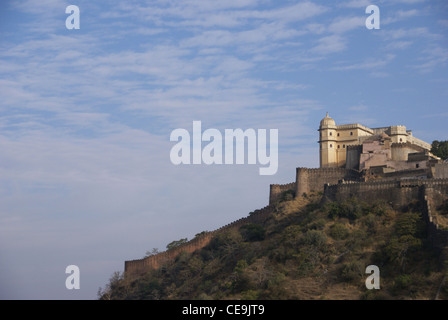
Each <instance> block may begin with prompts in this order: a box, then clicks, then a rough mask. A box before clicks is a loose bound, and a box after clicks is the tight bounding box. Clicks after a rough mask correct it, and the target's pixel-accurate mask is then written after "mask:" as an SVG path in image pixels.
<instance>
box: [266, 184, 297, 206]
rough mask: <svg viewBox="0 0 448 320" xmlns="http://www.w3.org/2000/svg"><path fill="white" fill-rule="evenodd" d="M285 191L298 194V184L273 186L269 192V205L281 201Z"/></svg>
mask: <svg viewBox="0 0 448 320" xmlns="http://www.w3.org/2000/svg"><path fill="white" fill-rule="evenodd" d="M285 191H293V192H296V183H295V182H291V183H288V184H271V185H270V190H269V204H270V205H271V204H273V203H274V202H276V201H277V200H280V198H281V195H282V193H283V192H285Z"/></svg>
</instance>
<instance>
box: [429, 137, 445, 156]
mask: <svg viewBox="0 0 448 320" xmlns="http://www.w3.org/2000/svg"><path fill="white" fill-rule="evenodd" d="M431 153H433V154H434V155H436V156H438V157H440V158H442V159H443V160H446V159H448V140H446V141H437V140H434V141H433V142H432V144H431Z"/></svg>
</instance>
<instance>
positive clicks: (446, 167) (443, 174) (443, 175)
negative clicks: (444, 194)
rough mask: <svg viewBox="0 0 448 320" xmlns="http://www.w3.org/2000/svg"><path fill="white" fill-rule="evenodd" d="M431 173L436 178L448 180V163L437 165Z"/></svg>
mask: <svg viewBox="0 0 448 320" xmlns="http://www.w3.org/2000/svg"><path fill="white" fill-rule="evenodd" d="M431 173H432V176H433V177H434V178H438V179H448V163H436V164H434V166H433V167H432V168H431Z"/></svg>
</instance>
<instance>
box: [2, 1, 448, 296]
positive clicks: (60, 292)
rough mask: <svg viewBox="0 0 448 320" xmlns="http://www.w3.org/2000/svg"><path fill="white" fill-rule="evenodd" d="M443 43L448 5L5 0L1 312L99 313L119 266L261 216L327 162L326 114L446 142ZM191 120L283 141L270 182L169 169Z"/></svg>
mask: <svg viewBox="0 0 448 320" xmlns="http://www.w3.org/2000/svg"><path fill="white" fill-rule="evenodd" d="M69 5H76V6H77V7H78V8H79V18H80V19H79V22H80V24H79V29H74V28H73V29H71V28H70V29H69V28H67V26H66V20H67V18H69V16H70V15H71V13H72V12H71V11H69V13H66V8H67V6H69ZM369 5H376V6H377V7H378V9H379V15H380V20H379V21H378V22H379V26H380V28H379V29H369V28H367V27H366V19H368V18H369V16H370V14H371V13H366V8H367V6H369ZM69 20H70V21H71V22H73V21H74V20H71V18H70V19H69ZM447 36H448V3H446V1H443V0H431V1H430V0H395V1H393V0H387V1H385V0H384V1H373V0H372V1H370V0H341V1H274V0H225V1H218V0H213V1H211V0H164V1H161V0H160V1H159V0H154V1H133V0H130V1H115V0H111V1H97V0H95V1H92V0H89V1H87V0H79V1H73V2H67V1H60V0H41V1H31V0H25V1H9V0H5V1H1V2H0V299H39V300H40V299H96V298H97V291H98V289H99V288H100V287H101V288H104V287H105V285H106V284H107V283H108V281H109V278H110V277H111V276H112V274H113V273H114V272H116V271H120V272H123V270H124V261H125V260H133V259H140V258H142V257H143V256H144V255H145V253H146V252H147V251H151V250H152V249H153V248H157V249H159V251H163V250H165V249H166V245H167V244H168V243H170V242H171V241H173V240H179V239H181V238H188V239H192V238H193V237H194V236H195V234H197V233H199V232H202V231H205V230H208V231H211V230H214V229H217V228H219V227H221V226H223V225H225V224H228V223H230V222H232V221H234V220H237V219H239V218H241V217H245V216H247V215H248V214H249V212H251V211H253V210H255V209H259V208H262V207H264V206H266V205H268V201H269V185H270V184H276V183H279V184H284V183H289V182H293V181H294V180H295V168H296V167H318V166H319V160H318V159H319V158H318V144H317V141H318V131H317V129H318V127H319V122H320V120H321V119H322V118H323V117H325V114H326V112H329V115H330V116H331V117H332V118H333V119H334V120H335V121H336V124H348V123H360V124H363V125H365V126H368V127H383V126H390V125H405V126H406V127H407V128H408V129H411V130H412V131H413V134H414V135H415V136H416V137H418V138H420V139H422V140H424V141H426V142H429V143H431V142H432V141H433V140H448V134H447V130H446V123H447V121H448V109H447V97H448V90H447V89H448V76H447V75H448V69H447V63H448V41H447ZM193 121H201V124H202V130H203V131H204V130H206V129H208V128H213V129H216V130H218V131H219V132H221V133H224V132H225V129H237V128H241V129H242V130H246V129H249V128H251V129H254V130H259V129H266V130H271V129H277V130H278V170H277V172H276V173H275V174H274V175H260V174H259V167H260V165H259V164H258V163H257V164H248V163H247V162H246V163H245V164H233V165H232V164H222V165H218V164H210V165H207V164H191V165H187V164H179V165H174V164H173V163H172V161H171V159H170V151H171V149H172V148H173V146H174V145H175V144H176V142H173V141H170V134H171V133H172V132H173V130H175V129H179V128H180V129H185V130H187V131H188V132H190V133H192V128H193ZM69 265H76V266H78V267H79V270H80V288H79V289H72V290H69V289H67V288H66V285H65V283H66V279H67V277H68V276H69V274H66V273H65V270H66V267H67V266H69Z"/></svg>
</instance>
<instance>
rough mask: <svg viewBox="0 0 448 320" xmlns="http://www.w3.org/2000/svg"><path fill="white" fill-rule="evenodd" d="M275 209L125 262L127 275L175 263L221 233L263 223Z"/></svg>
mask: <svg viewBox="0 0 448 320" xmlns="http://www.w3.org/2000/svg"><path fill="white" fill-rule="evenodd" d="M273 209H274V207H273V206H266V207H264V208H262V209H259V210H255V211H253V212H251V213H250V215H249V216H247V217H244V218H241V219H238V220H236V221H234V222H232V223H229V224H227V225H225V226H223V227H221V228H219V229H216V230H214V231H211V232H207V233H205V234H202V235H200V236H197V237H195V238H194V239H192V240H190V241H188V242H186V243H184V244H182V245H180V246H178V247H175V248H173V249H170V250H167V251H164V252H161V253H158V254H155V255H153V256H149V257H146V258H143V259H138V260H130V261H125V263H124V271H125V274H126V275H138V274H143V273H145V272H148V271H149V270H153V269H158V268H160V267H161V266H162V265H164V264H166V263H167V262H169V261H173V260H174V259H175V258H176V257H177V256H178V255H179V254H180V253H182V252H187V253H193V252H194V251H196V250H199V249H202V248H204V247H205V246H206V245H208V244H209V243H210V241H211V240H212V238H213V237H214V236H216V235H217V234H219V233H223V232H226V231H229V230H231V229H237V228H239V227H241V226H242V225H245V224H248V223H263V222H264V221H265V220H266V219H267V218H268V217H269V216H270V215H271V213H272V211H273Z"/></svg>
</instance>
